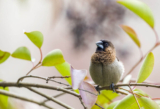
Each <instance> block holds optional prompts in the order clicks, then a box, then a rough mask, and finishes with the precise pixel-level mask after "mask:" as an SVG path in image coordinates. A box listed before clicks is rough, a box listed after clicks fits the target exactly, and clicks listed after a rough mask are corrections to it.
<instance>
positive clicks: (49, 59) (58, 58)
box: [42, 49, 65, 66]
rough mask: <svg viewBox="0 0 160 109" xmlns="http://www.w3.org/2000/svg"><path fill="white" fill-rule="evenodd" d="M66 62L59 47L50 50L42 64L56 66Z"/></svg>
mask: <svg viewBox="0 0 160 109" xmlns="http://www.w3.org/2000/svg"><path fill="white" fill-rule="evenodd" d="M63 62H65V60H64V58H63V55H62V52H61V50H59V49H55V50H53V51H51V52H49V53H48V54H47V55H46V56H45V58H44V59H43V61H42V66H55V65H58V64H62V63H63Z"/></svg>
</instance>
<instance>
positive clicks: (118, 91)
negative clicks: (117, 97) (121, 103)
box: [116, 90, 128, 95]
mask: <svg viewBox="0 0 160 109" xmlns="http://www.w3.org/2000/svg"><path fill="white" fill-rule="evenodd" d="M116 92H117V93H121V94H123V95H128V94H127V93H125V92H122V91H120V90H116Z"/></svg>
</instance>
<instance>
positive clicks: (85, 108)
mask: <svg viewBox="0 0 160 109" xmlns="http://www.w3.org/2000/svg"><path fill="white" fill-rule="evenodd" d="M79 100H80V102H81V104H82V106H83V108H84V109H87V107H86V106H85V105H84V103H83V101H82V98H79Z"/></svg>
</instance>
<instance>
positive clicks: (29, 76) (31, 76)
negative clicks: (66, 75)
mask: <svg viewBox="0 0 160 109" xmlns="http://www.w3.org/2000/svg"><path fill="white" fill-rule="evenodd" d="M54 77H55V78H56V77H57V78H60V76H54ZM61 77H63V76H61ZM25 78H38V79H43V80H46V81H52V82H56V83H58V84H62V85H65V86H70V85H68V84H65V83H62V82H58V81H55V80H51V79H50V80H47V78H45V77H40V76H33V75H28V76H23V77H21V78H19V79H18V81H17V84H19V82H20V81H21V80H22V79H25Z"/></svg>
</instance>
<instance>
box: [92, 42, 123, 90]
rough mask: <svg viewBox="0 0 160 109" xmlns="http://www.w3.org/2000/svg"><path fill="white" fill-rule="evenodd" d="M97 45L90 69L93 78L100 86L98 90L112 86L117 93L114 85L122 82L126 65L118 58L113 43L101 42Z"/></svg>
mask: <svg viewBox="0 0 160 109" xmlns="http://www.w3.org/2000/svg"><path fill="white" fill-rule="evenodd" d="M96 45H97V48H96V51H95V53H94V54H93V55H92V56H91V61H90V67H89V71H90V75H91V78H92V80H93V81H94V82H95V84H96V85H98V86H97V87H96V89H97V90H98V88H99V86H110V87H111V88H112V89H113V91H115V89H114V84H117V83H118V82H119V81H120V79H121V77H122V75H123V73H124V65H123V63H122V62H120V61H119V60H118V58H117V57H116V50H115V47H114V45H113V44H112V42H111V41H108V40H100V41H98V42H96Z"/></svg>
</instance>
